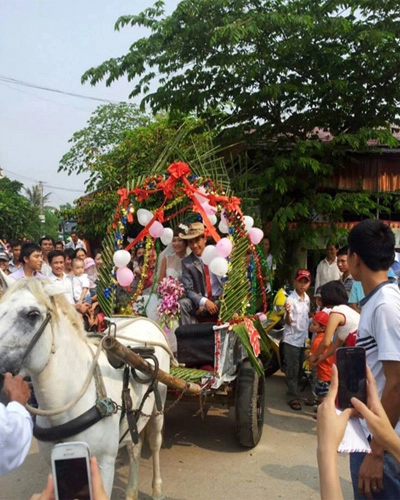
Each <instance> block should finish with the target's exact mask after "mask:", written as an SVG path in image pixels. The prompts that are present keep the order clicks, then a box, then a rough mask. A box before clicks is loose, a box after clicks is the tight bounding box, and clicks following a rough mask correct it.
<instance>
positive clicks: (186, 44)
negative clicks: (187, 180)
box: [82, 0, 400, 137]
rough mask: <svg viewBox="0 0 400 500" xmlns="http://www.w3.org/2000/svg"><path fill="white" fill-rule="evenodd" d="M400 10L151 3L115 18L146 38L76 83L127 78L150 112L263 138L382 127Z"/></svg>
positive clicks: (208, 0) (393, 90)
mask: <svg viewBox="0 0 400 500" xmlns="http://www.w3.org/2000/svg"><path fill="white" fill-rule="evenodd" d="M399 15H400V4H399V3H398V2H397V1H396V0H385V1H384V2H374V1H373V0H345V1H343V0H329V1H321V0H320V1H317V2H315V1H311V0H288V1H285V2H283V1H282V0H234V1H233V0H182V1H181V2H180V3H179V5H178V7H177V8H176V10H175V11H174V12H173V13H172V14H171V15H169V16H167V15H166V14H165V10H164V2H162V1H157V2H155V4H154V7H151V8H148V9H146V10H144V12H142V13H140V14H138V15H134V16H132V15H127V16H122V17H120V18H119V19H118V20H117V22H116V29H117V30H120V29H121V28H123V27H125V26H139V27H145V28H148V29H149V30H150V35H149V36H148V37H147V38H141V39H139V40H138V41H136V42H135V43H133V44H132V45H131V47H130V49H129V52H128V53H127V54H126V55H123V56H121V57H118V58H112V59H109V60H108V61H105V62H104V63H102V64H101V65H100V66H98V67H97V68H92V69H90V70H88V71H87V72H86V73H85V74H84V75H83V77H82V80H83V81H84V82H86V81H89V82H90V83H91V84H93V85H94V84H96V83H97V82H99V81H101V80H103V79H105V82H106V85H111V84H112V83H113V82H114V81H116V80H117V79H119V78H121V77H127V78H128V79H129V80H130V81H135V82H137V83H136V85H134V87H133V90H132V93H131V94H130V97H133V96H137V95H140V94H141V93H144V94H145V97H144V99H143V104H150V106H151V108H152V109H153V111H154V112H158V111H160V110H168V111H169V112H171V113H172V116H173V115H174V113H175V112H178V113H183V114H188V113H190V112H196V113H198V114H205V115H206V116H207V117H210V116H211V115H212V116H213V118H214V119H216V117H221V118H223V119H224V120H226V119H227V118H228V119H229V123H230V124H232V125H236V126H240V128H241V129H243V128H245V129H246V130H254V129H255V130H256V131H257V132H259V134H258V135H260V134H262V136H263V137H266V135H267V136H271V134H272V136H273V137H276V136H277V135H278V134H284V135H287V134H291V136H294V137H298V136H301V137H306V135H307V134H308V133H309V132H311V131H313V130H314V128H315V127H316V126H318V127H325V128H327V129H329V130H330V131H331V132H332V133H333V134H334V135H336V134H338V133H344V132H347V133H348V132H358V131H359V130H360V129H362V128H365V127H370V128H373V127H377V126H383V127H387V125H388V123H390V122H391V121H392V120H393V118H394V117H395V116H396V115H398V103H399V101H400V88H399V85H398V84H397V82H398V78H399V72H400V64H399V63H400V53H399V51H398V50H397V48H398V44H399V41H400V40H399V35H400V23H399V22H398V21H399ZM157 80H158V82H159V85H158V88H157V89H156V90H155V91H154V92H150V84H151V83H152V82H157ZM216 110H218V113H217V114H216V113H215V111H216Z"/></svg>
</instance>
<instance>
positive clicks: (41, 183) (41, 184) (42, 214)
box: [39, 181, 46, 224]
mask: <svg viewBox="0 0 400 500" xmlns="http://www.w3.org/2000/svg"><path fill="white" fill-rule="evenodd" d="M43 184H44V183H43V181H39V197H40V200H39V201H40V214H39V219H40V222H41V223H42V224H44V223H45V221H46V218H45V216H44V211H43Z"/></svg>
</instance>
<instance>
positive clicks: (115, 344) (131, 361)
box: [103, 335, 201, 396]
mask: <svg viewBox="0 0 400 500" xmlns="http://www.w3.org/2000/svg"><path fill="white" fill-rule="evenodd" d="M103 347H104V349H105V350H106V351H107V352H109V353H111V354H112V355H114V356H116V357H117V358H118V359H119V360H121V361H123V362H124V363H127V364H128V365H130V366H133V367H134V368H135V369H137V370H139V371H141V372H143V373H145V374H146V375H152V374H153V373H154V366H153V365H152V364H150V363H148V362H147V361H146V360H145V359H144V358H142V357H141V356H140V355H139V354H136V353H135V352H133V351H131V350H130V349H129V348H128V347H126V346H124V345H123V344H121V342H119V341H118V340H117V339H116V338H115V337H111V336H110V335H108V336H106V337H104V339H103ZM157 380H158V381H159V382H161V383H163V384H165V385H166V386H167V387H170V388H171V389H175V390H177V391H182V392H185V394H187V395H188V396H199V395H200V394H201V387H200V386H199V385H198V384H194V383H192V382H186V381H185V380H182V379H180V378H176V377H174V376H172V375H170V374H169V373H167V372H165V371H164V370H161V369H159V370H158V374H157Z"/></svg>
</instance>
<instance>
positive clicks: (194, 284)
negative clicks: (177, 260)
mask: <svg viewBox="0 0 400 500" xmlns="http://www.w3.org/2000/svg"><path fill="white" fill-rule="evenodd" d="M179 238H181V239H182V240H187V242H188V245H189V248H190V250H191V251H192V253H191V254H190V255H188V256H187V257H185V258H184V259H183V260H182V283H183V286H184V288H185V291H186V297H185V298H184V299H181V300H180V301H179V302H180V306H181V320H180V323H181V325H192V324H195V323H198V322H199V321H198V318H199V317H202V318H203V317H205V318H209V319H210V320H214V319H217V318H218V313H219V298H220V296H221V294H222V286H221V283H220V281H219V279H218V277H217V276H216V275H215V274H213V273H212V272H210V271H209V269H208V266H206V265H205V264H204V263H203V261H202V260H201V256H202V254H203V251H204V249H205V247H206V244H207V238H206V236H205V234H204V225H203V224H202V223H201V222H193V223H192V224H190V225H189V227H188V228H187V229H186V231H185V232H182V233H179Z"/></svg>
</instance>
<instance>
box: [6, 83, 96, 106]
mask: <svg viewBox="0 0 400 500" xmlns="http://www.w3.org/2000/svg"><path fill="white" fill-rule="evenodd" d="M0 85H2V86H3V87H7V88H8V89H11V90H14V92H20V93H21V94H25V95H29V96H33V97H35V99H39V100H41V101H46V102H51V103H53V104H57V106H65V107H67V108H75V109H79V110H80V111H85V112H89V111H91V110H90V109H85V108H80V107H79V106H75V105H74V104H66V103H64V102H57V101H54V100H53V99H47V98H46V97H41V96H38V95H36V94H34V93H32V92H27V91H26V90H22V89H16V88H15V87H12V86H11V85H7V84H6V83H4V82H3V81H0Z"/></svg>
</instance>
